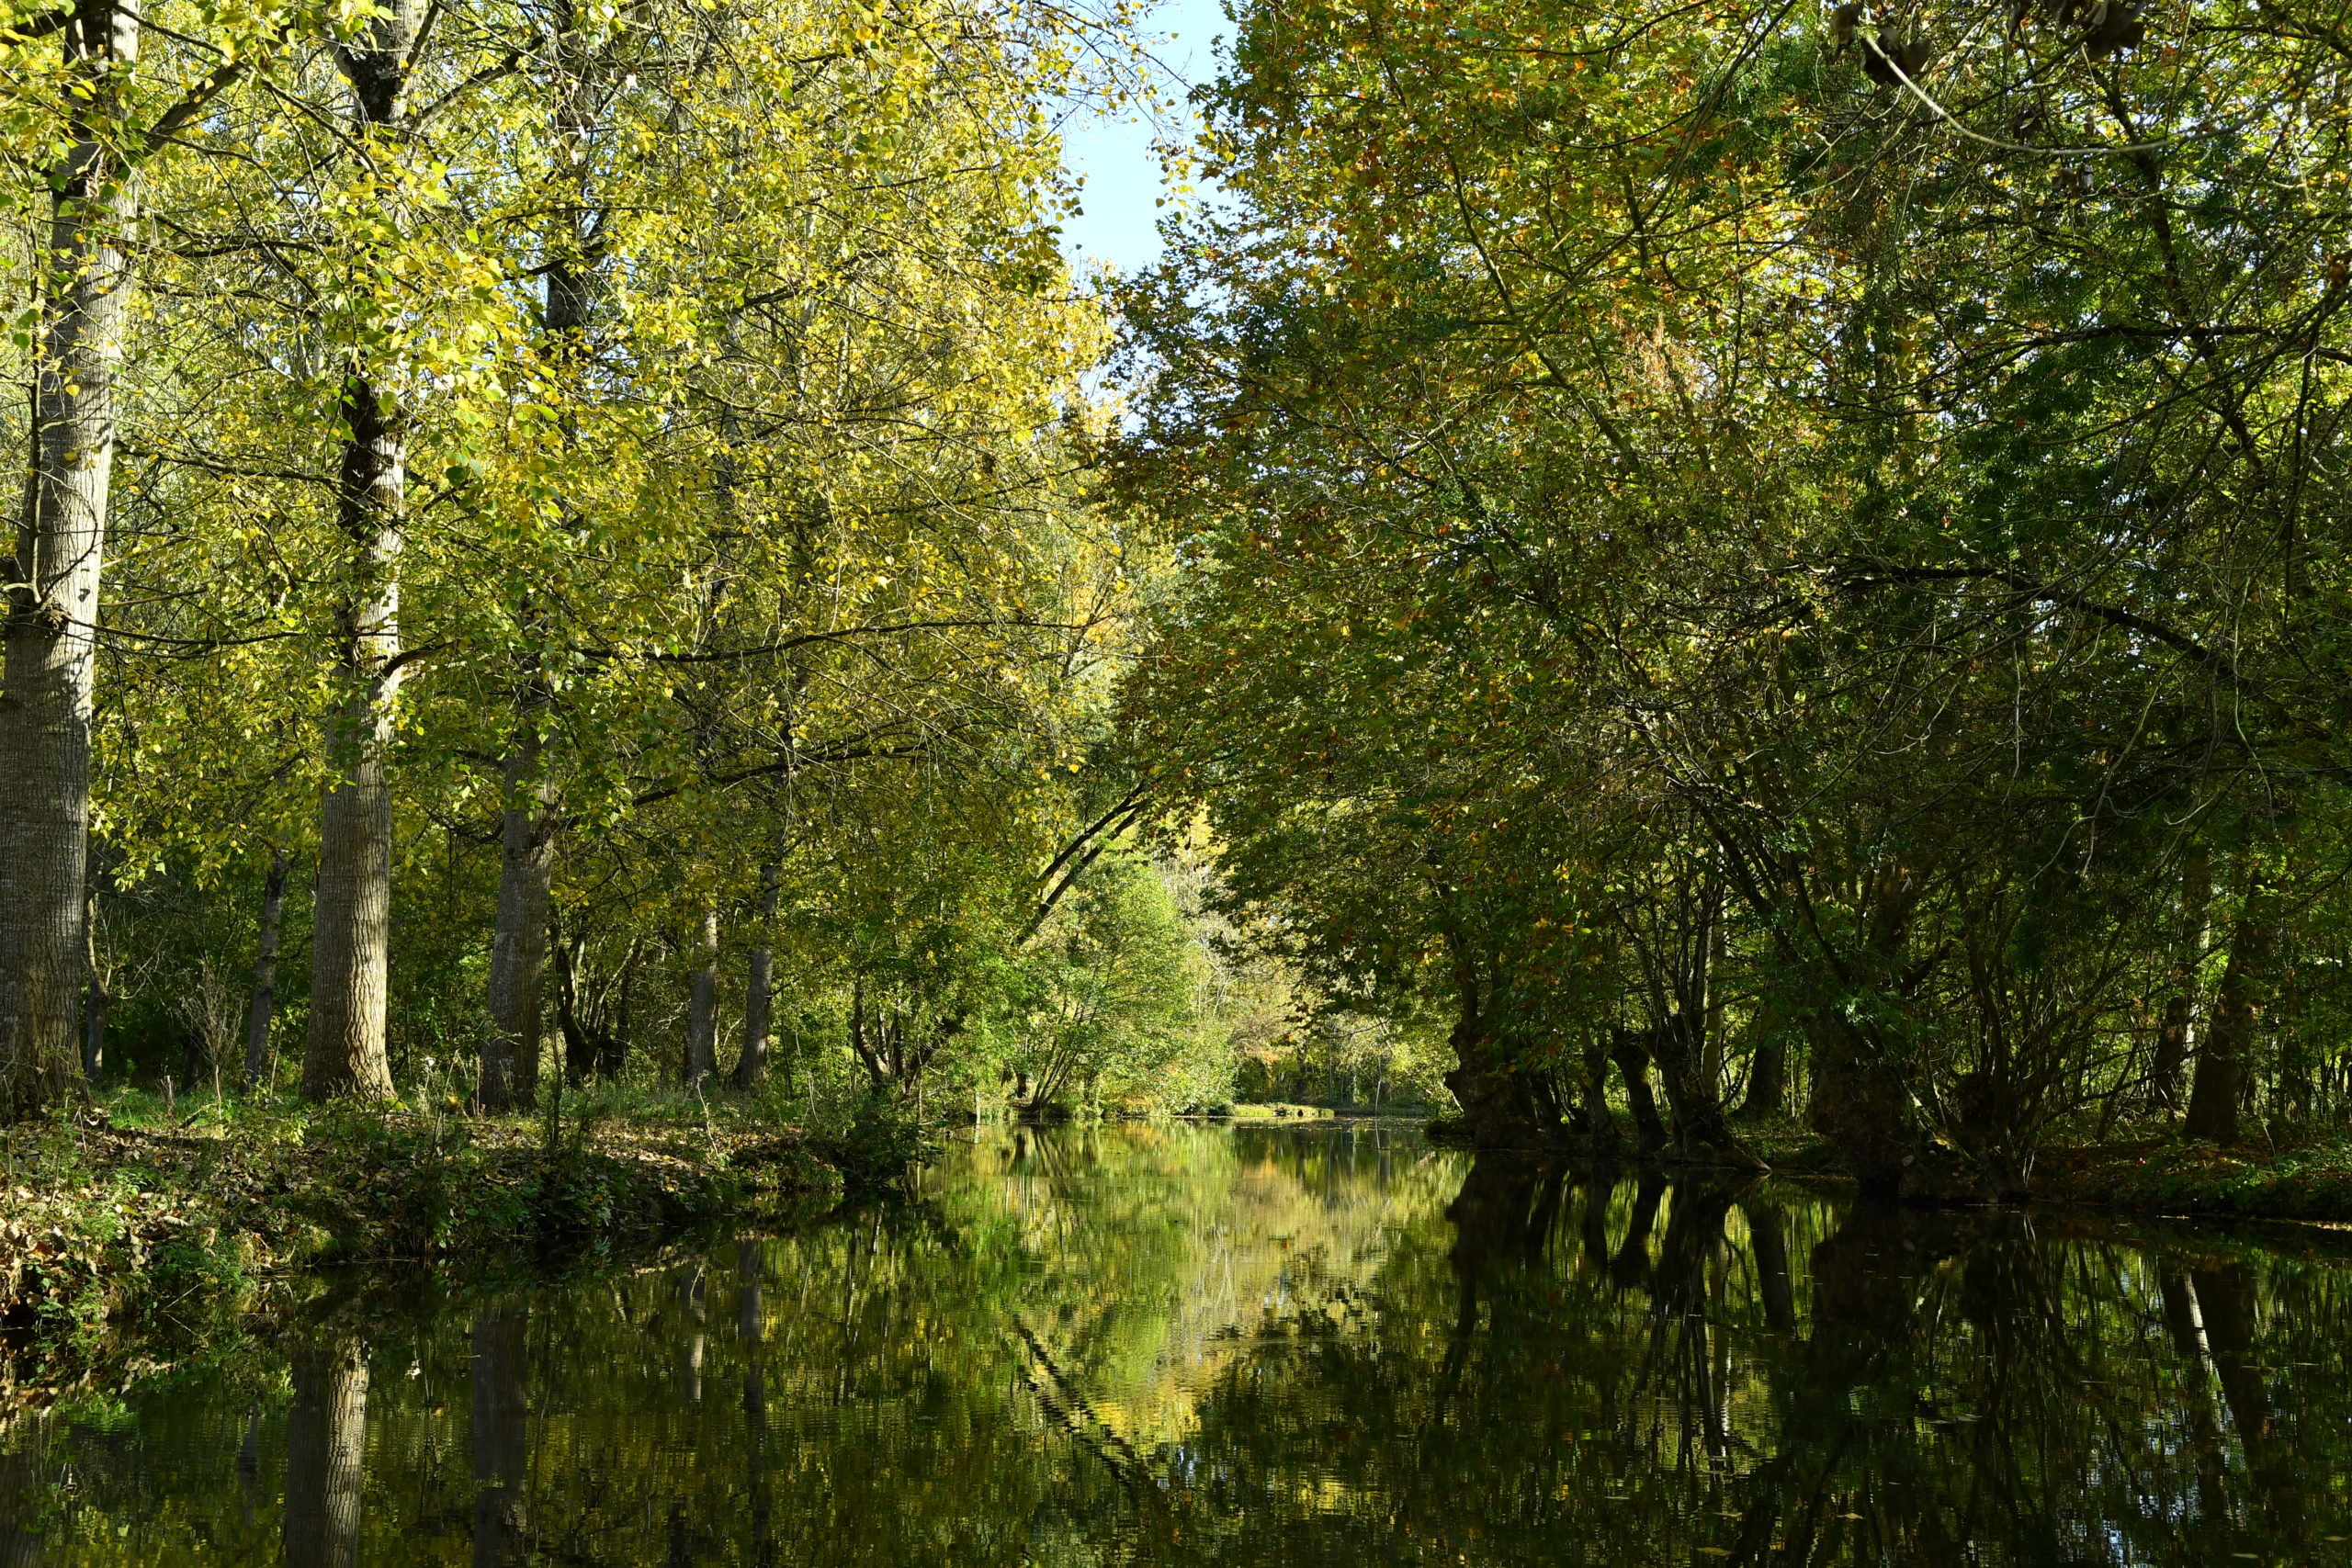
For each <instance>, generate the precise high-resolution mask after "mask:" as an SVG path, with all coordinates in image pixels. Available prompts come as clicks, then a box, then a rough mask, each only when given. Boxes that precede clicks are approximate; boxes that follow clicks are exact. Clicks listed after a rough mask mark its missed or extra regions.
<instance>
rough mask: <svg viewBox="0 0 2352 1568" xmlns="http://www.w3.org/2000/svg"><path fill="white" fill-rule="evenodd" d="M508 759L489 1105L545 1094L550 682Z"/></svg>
mask: <svg viewBox="0 0 2352 1568" xmlns="http://www.w3.org/2000/svg"><path fill="white" fill-rule="evenodd" d="M529 684H530V686H531V688H532V689H533V690H535V691H536V692H537V693H538V694H539V695H538V696H537V698H535V699H534V698H526V700H525V701H524V702H523V703H522V704H521V705H520V709H521V711H520V712H519V713H518V714H517V715H516V721H515V750H513V752H512V753H510V754H509V756H508V757H507V759H506V767H505V782H506V812H505V817H504V821H503V834H502V852H501V855H500V861H499V871H498V924H497V927H496V929H495V930H494V931H492V935H491V943H490V1022H491V1029H490V1034H489V1037H488V1038H487V1039H485V1040H484V1041H483V1042H482V1048H481V1088H480V1090H479V1095H480V1099H481V1108H482V1109H483V1110H484V1111H512V1110H514V1109H515V1108H516V1107H518V1106H527V1105H530V1104H532V1103H533V1102H534V1101H535V1100H537V1098H538V1092H539V1016H540V1006H539V1003H540V993H541V991H542V990H543V989H544V986H545V979H546V975H547V956H548V901H549V898H550V896H551V894H552V891H553V888H554V884H555V828H556V821H555V809H554V807H555V789H554V785H553V784H552V783H551V782H550V781H549V780H548V778H546V777H545V776H544V774H543V773H542V769H541V762H540V742H539V730H538V724H539V714H540V713H541V712H543V711H544V710H545V708H546V706H547V702H546V695H545V694H546V691H547V686H546V682H544V681H542V680H539V679H538V678H537V677H534V679H533V680H532V681H531V682H530V683H529Z"/></svg>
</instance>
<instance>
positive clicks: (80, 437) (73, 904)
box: [0, 0, 139, 1120]
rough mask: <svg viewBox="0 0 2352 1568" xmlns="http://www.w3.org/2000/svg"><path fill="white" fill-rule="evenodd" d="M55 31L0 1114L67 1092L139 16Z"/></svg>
mask: <svg viewBox="0 0 2352 1568" xmlns="http://www.w3.org/2000/svg"><path fill="white" fill-rule="evenodd" d="M61 32H62V38H63V40H64V51H65V68H66V73H67V76H68V79H69V80H70V81H71V82H72V83H73V84H74V99H73V101H74V102H76V103H78V104H80V105H82V106H83V107H82V110H81V112H80V113H79V114H78V115H77V117H76V118H75V121H74V126H73V128H72V130H71V135H72V136H73V138H74V140H73V143H72V145H71V146H70V147H69V148H68V149H67V150H66V152H65V155H64V157H63V159H62V162H61V163H60V164H58V165H56V166H55V167H54V168H53V169H52V170H51V179H52V182H53V185H52V190H53V194H52V195H51V199H50V223H49V234H48V237H47V241H46V243H45V244H44V246H43V247H42V249H41V251H40V254H38V255H37V257H36V258H35V265H36V267H37V274H36V278H37V281H36V284H35V287H36V288H38V290H39V292H40V311H41V318H42V319H41V324H40V358H39V360H38V361H37V363H36V364H35V366H34V367H33V391H32V431H31V440H30V442H29V447H30V451H31V456H32V472H31V474H30V475H29V476H28V480H27V483H26V486H25V501H24V510H23V512H22V513H21V514H20V516H19V519H18V522H17V541H16V544H17V548H16V554H15V557H14V558H13V559H12V560H10V561H7V562H5V563H0V567H5V577H6V591H7V592H6V615H5V621H0V644H5V647H6V670H5V673H0V1120H9V1119H13V1118H17V1117H23V1116H29V1115H34V1114H37V1113H39V1112H40V1111H43V1110H45V1109H47V1108H48V1107H50V1106H51V1105H55V1104H57V1103H59V1102H60V1101H62V1100H65V1099H66V1098H68V1097H69V1096H71V1095H73V1094H74V1093H77V1092H79V1090H80V1088H81V1071H80V1068H81V1063H80V1053H79V1050H78V1043H77V1041H76V1039H75V1033H76V1031H75V1028H74V1024H75V1021H76V1018H75V1015H76V1013H77V1011H78V1006H77V1004H78V1002H79V1000H80V992H81V989H82V957H83V953H82V920H83V914H84V911H83V900H82V889H83V878H84V875H85V873H86V870H87V864H88V858H89V844H90V712H91V706H90V703H91V689H92V682H93V678H94V658H93V656H94V653H95V651H96V632H97V622H98V588H99V566H100V561H101V559H102V557H103V553H104V547H105V544H106V525H107V487H108V485H109V483H110V481H111V479H112V477H113V471H114V446H115V420H116V410H115V377H116V372H117V370H118V368H119V366H120V364H121V360H122V353H123V337H124V329H125V322H126V321H127V319H128V313H129V312H128V306H129V303H130V263H129V260H128V258H127V257H126V255H125V254H124V250H123V246H122V231H123V229H124V227H125V226H126V225H127V224H128V222H129V221H130V217H131V213H132V208H133V202H132V197H131V194H130V171H129V170H128V169H127V168H126V167H125V166H124V164H123V163H122V161H121V159H120V157H119V152H118V150H117V149H115V148H113V147H112V146H110V145H109V144H108V141H107V138H108V137H109V136H110V135H111V134H112V126H113V122H115V121H116V120H117V118H118V117H119V114H120V112H121V107H122V106H121V103H120V99H121V97H122V94H123V89H124V88H125V87H126V86H127V85H128V79H129V74H130V67H131V65H132V63H133V62H134V61H135V60H136V59H137V57H138V52H139V11H138V9H137V8H136V7H135V6H117V5H115V4H113V3H112V0H78V3H77V4H76V5H75V6H74V11H73V14H72V16H71V17H70V18H69V19H68V20H67V21H66V23H65V26H64V27H63V28H62V29H61Z"/></svg>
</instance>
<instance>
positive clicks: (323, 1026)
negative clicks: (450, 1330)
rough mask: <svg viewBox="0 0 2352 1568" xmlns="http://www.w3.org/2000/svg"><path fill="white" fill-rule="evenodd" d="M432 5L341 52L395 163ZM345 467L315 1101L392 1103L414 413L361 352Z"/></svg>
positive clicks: (405, 2)
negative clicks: (389, 1045) (395, 843)
mask: <svg viewBox="0 0 2352 1568" xmlns="http://www.w3.org/2000/svg"><path fill="white" fill-rule="evenodd" d="M422 14H423V0H389V4H386V5H381V6H379V7H378V9H377V11H376V14H375V18H374V20H372V21H371V22H369V24H368V31H367V35H366V39H365V41H364V42H362V43H360V44H357V45H355V46H350V47H346V48H345V49H343V50H342V51H340V61H341V64H342V66H343V71H344V74H345V76H346V77H347V78H349V80H350V82H351V86H352V94H353V97H354V100H355V103H356V110H355V118H356V121H357V124H356V130H357V132H358V135H359V137H360V139H361V140H362V141H371V142H377V143H380V144H384V145H383V151H384V152H385V155H386V156H388V157H395V156H397V155H398V149H397V148H395V147H392V146H390V140H391V137H392V134H393V131H394V128H395V125H396V123H397V121H398V118H399V115H400V112H401V93H402V91H403V89H404V87H405V86H406V83H407V73H408V70H409V67H410V65H411V63H412V61H411V55H412V52H413V49H414V47H415V43H416V35H417V27H418V24H419V22H420V20H421V18H422ZM343 422H344V435H345V439H344V447H343V472H342V478H341V484H340V489H339V491H338V495H337V504H336V520H337V522H338V523H339V524H340V525H341V526H342V530H343V534H344V537H345V543H346V544H347V545H348V546H349V547H350V549H351V552H352V553H351V556H350V558H349V560H348V562H347V565H346V569H345V570H346V572H347V574H348V575H347V581H346V582H345V587H344V592H345V598H344V601H343V603H342V604H341V605H340V606H339V607H338V609H337V611H336V635H337V641H338V644H339V646H338V648H337V650H336V669H335V675H336V684H337V686H338V687H339V688H340V691H341V700H340V702H339V704H338V705H337V708H336V710H335V712H334V714H333V716H331V717H330V718H329V720H328V723H327V727H326V741H327V762H328V772H329V781H330V782H329V784H328V785H327V790H326V796H325V799H324V800H323V801H322V803H321V806H320V811H319V876H318V897H317V900H316V911H315V914H314V916H313V919H312V932H311V1030H310V1038H309V1040H308V1041H307V1043H306V1045H305V1049H304V1052H303V1059H302V1096H303V1098H304V1099H306V1100H327V1099H332V1098H334V1097H337V1096H343V1095H352V1096H357V1097H360V1098H368V1099H377V1098H389V1097H390V1094H391V1092H392V1074H391V1067H390V1063H389V1062H388V1061H387V1060H386V1058H385V1055H384V1013H385V1005H386V1001H387V991H386V971H387V968H388V965H389V963H390V944H391V905H392V796H391V787H390V783H389V781H388V780H387V779H386V778H385V774H384V751H385V748H386V746H387V745H388V743H389V742H390V739H391V728H392V709H393V704H394V702H395V700H396V699H397V698H398V695H399V690H400V677H401V659H400V574H399V566H400V554H401V540H402V528H403V525H404V524H405V522H406V509H407V477H408V471H407V461H408V455H407V439H408V427H407V420H406V416H405V414H404V413H403V412H402V411H401V408H400V406H399V404H398V403H397V402H396V401H395V400H393V399H392V398H391V397H390V395H389V394H388V393H387V392H386V391H385V389H382V388H380V387H379V386H378V385H377V384H376V382H375V381H374V380H372V379H371V378H370V375H369V367H368V365H367V364H366V363H365V361H364V358H363V357H362V356H361V355H358V354H357V353H356V352H355V354H354V356H353V363H352V365H351V367H350V369H349V370H348V372H347V373H346V374H345V378H344V385H343Z"/></svg>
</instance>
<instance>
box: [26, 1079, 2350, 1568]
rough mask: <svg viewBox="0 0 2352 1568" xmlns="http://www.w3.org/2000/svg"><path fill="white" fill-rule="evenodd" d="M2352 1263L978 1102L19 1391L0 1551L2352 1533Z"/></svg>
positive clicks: (1674, 1547) (1673, 1546)
mask: <svg viewBox="0 0 2352 1568" xmlns="http://www.w3.org/2000/svg"><path fill="white" fill-rule="evenodd" d="M2348 1260H2352V1245H2345V1244H2342V1243H2339V1242H2338V1240H2337V1238H2336V1237H2335V1236H2334V1235H2331V1234H2328V1233H2317V1232H2311V1233H2301V1234H2297V1233H2278V1234H2276V1235H2267V1236H2256V1235H2244V1234H2239V1233H2233V1232H2220V1231H2212V1232H2207V1231H2197V1230H2187V1229H2178V1228H2173V1229H2164V1228H2142V1227H2136V1226H2131V1227H2115V1228H2107V1227H2101V1226H2096V1225H2089V1224H2083V1223H2082V1222H2080V1221H2063V1222H2062V1221H2059V1220H2054V1219H2052V1217H2050V1216H2047V1215H2042V1216H2034V1217H2028V1216H2023V1215H2015V1214H2010V1215H1973V1216H1971V1215H1951V1214H1946V1215H1920V1214H1884V1213H1872V1212H1870V1211H1867V1210H1860V1209H1855V1208H1853V1207H1851V1206H1850V1205H1849V1204H1848V1203H1846V1202H1845V1201H1842V1200H1839V1199H1837V1198H1835V1197H1834V1196H1833V1197H1826V1198H1825V1197H1823V1196H1820V1195H1816V1194H1807V1193H1804V1192H1799V1191H1792V1190H1778V1189H1772V1188H1763V1189H1756V1190H1749V1191H1746V1192H1740V1191H1736V1190H1729V1189H1722V1188H1713V1187H1708V1186H1704V1185H1696V1184H1679V1185H1672V1186H1669V1185H1667V1184H1665V1183H1663V1182H1659V1181H1655V1180H1652V1181H1649V1182H1636V1181H1634V1180H1631V1179H1628V1180H1625V1181H1622V1182H1619V1183H1616V1184H1614V1185H1585V1186H1578V1185H1577V1184H1576V1183H1575V1182H1574V1181H1572V1180H1563V1179H1561V1178H1560V1177H1558V1176H1557V1175H1556V1174H1554V1173H1547V1172H1545V1171H1543V1170H1541V1169H1538V1168H1533V1167H1531V1166H1526V1165H1515V1164H1509V1163H1497V1162H1495V1161H1493V1160H1491V1159H1487V1160H1484V1161H1481V1162H1479V1163H1477V1164H1476V1165H1475V1166H1474V1164H1473V1162H1472V1161H1471V1160H1469V1159H1468V1158H1467V1157H1466V1156H1460V1155H1456V1154H1452V1153H1446V1152H1440V1151H1433V1150H1430V1149H1429V1148H1427V1147H1425V1146H1423V1145H1421V1144H1420V1143H1419V1140H1418V1139H1417V1138H1416V1137H1414V1136H1413V1135H1412V1134H1409V1133H1408V1132H1401V1131H1377V1130H1373V1129H1357V1130H1350V1129H1344V1128H1342V1129H1332V1128H1330V1127H1329V1125H1328V1124H1327V1125H1326V1126H1323V1127H1310V1128H1305V1129H1296V1128H1294V1129H1254V1128H1236V1129H1227V1128H1196V1127H1149V1128H1132V1129H1128V1128H1118V1129H1105V1130H1102V1131H1085V1130H1068V1131H1061V1132H1057V1133H1053V1134H1046V1135H1043V1136H1019V1137H1016V1136H1014V1135H1012V1134H1002V1135H988V1134H983V1136H982V1137H981V1138H980V1140H979V1141H978V1143H977V1144H974V1143H972V1142H969V1141H967V1142H965V1143H964V1144H962V1145H960V1146H958V1147H957V1148H956V1150H955V1151H954V1153H953V1154H952V1156H951V1157H950V1158H949V1159H948V1160H947V1161H945V1162H944V1164H943V1165H941V1166H939V1167H936V1168H933V1170H931V1171H930V1172H928V1173H926V1175H925V1177H924V1179H923V1182H922V1196H921V1200H920V1201H918V1202H916V1203H913V1204H910V1205H908V1206H905V1207H903V1208H897V1209H892V1210H888V1211H876V1212H869V1213H864V1214H862V1215H859V1216H857V1217H855V1218H852V1219H847V1220H842V1221H838V1222H834V1223H831V1224H824V1225H821V1226H818V1227H815V1228H812V1229H810V1230H809V1231H807V1232H806V1233H805V1234H800V1235H787V1236H782V1237H775V1238H765V1239H746V1240H742V1241H736V1242H728V1243H722V1244H718V1245H713V1246H710V1247H705V1248H697V1249H689V1250H687V1251H685V1252H684V1253H682V1254H681V1255H679V1256H677V1257H675V1258H673V1259H672V1260H671V1261H669V1262H668V1263H667V1264H666V1265H665V1266H663V1267H661V1268H658V1269H648V1270H645V1271H642V1272H637V1273H632V1274H626V1275H621V1276H617V1277H606V1278H603V1279H600V1280H595V1281H594V1282H593V1283H586V1284H581V1285H575V1286H569V1287H563V1288H541V1289H537V1290H525V1291H518V1292H511V1293H504V1294H500V1293H495V1292H489V1293H484V1292H480V1291H473V1292H449V1291H443V1290H439V1289H437V1288H436V1289H435V1290H434V1291H431V1292H425V1291H419V1290H417V1289H415V1288H413V1285H403V1284H402V1282H401V1281H398V1280H393V1281H388V1282H386V1283H385V1284H384V1285H382V1286H381V1287H380V1288H379V1289H377V1290H376V1291H374V1292H372V1294H370V1295H362V1296H360V1297H358V1298H356V1300H355V1299H353V1298H351V1297H349V1296H348V1295H346V1296H345V1298H344V1299H343V1300H342V1301H341V1303H340V1304H337V1303H334V1302H327V1303H322V1304H321V1305H320V1306H319V1307H318V1309H317V1310H316V1311H314V1312H313V1313H311V1314H310V1316H311V1319H312V1320H314V1321H315V1324H316V1326H315V1327H314V1328H311V1329H306V1330H304V1331H302V1332H300V1333H298V1334H294V1335H290V1336H288V1338H287V1341H286V1342H285V1343H284V1344H283V1345H281V1346H278V1347H276V1348H274V1350H272V1351H270V1352H268V1353H266V1354H264V1355H262V1356H260V1357H258V1358H253V1357H248V1358H243V1359H233V1358H232V1359H230V1360H229V1361H227V1362H225V1363H223V1364H221V1365H220V1366H219V1367H217V1368H214V1369H211V1370H199V1371H187V1372H183V1373H179V1374H175V1375H174V1376H171V1377H166V1378H157V1379H151V1380H147V1381H144V1382H134V1383H133V1384H132V1385H131V1386H130V1389H129V1390H128V1392H126V1393H123V1394H122V1395H120V1396H119V1398H116V1399H107V1400H91V1401H85V1402H84V1403H83V1404H81V1405H80V1406H78V1407H76V1408H74V1409H73V1410H72V1411H70V1412H66V1413H62V1414H60V1415H59V1416H56V1417H54V1418H52V1419H51V1420H50V1421H49V1422H48V1423H47V1424H46V1425H45V1426H41V1427H32V1426H25V1427H19V1428H18V1429H17V1430H16V1431H15V1432H13V1433H11V1434H10V1435H9V1436H8V1437H6V1438H4V1439H0V1508H5V1509H6V1510H7V1511H6V1514H0V1565H5V1568H25V1565H29V1564H35V1563H39V1564H42V1565H44V1568H46V1565H51V1564H57V1565H62V1564H85V1563H88V1564H96V1563H142V1564H143V1563H156V1564H178V1563H255V1564H259V1563H273V1564H275V1563H284V1564H290V1565H293V1568H313V1565H327V1564H332V1565H334V1568H344V1565H348V1564H365V1565H368V1568H378V1565H387V1568H388V1565H390V1564H405V1563H464V1562H472V1563H479V1564H485V1565H488V1564H500V1563H521V1562H529V1563H547V1564H638V1563H646V1564H688V1563H695V1564H768V1563H775V1564H786V1563H791V1564H803V1563H876V1564H881V1563H888V1564H904V1563H944V1564H958V1563H1004V1564H1018V1563H1036V1564H1055V1565H1061V1564H1095V1563H1125V1562H1147V1563H1178V1562H1185V1563H1190V1562H1204V1563H1208V1562H1215V1563H1250V1564H1257V1563H1263V1564H1286V1565H1300V1568H1305V1565H1312V1564H1323V1563H1337V1564H1347V1565H1350V1568H1357V1565H1361V1564H1368V1563H1385V1562H1415V1563H1448V1564H1475V1563H1499V1562H1511V1563H1519V1562H1529V1563H1534V1562H1546V1563H1549V1562H1563V1563H1623V1564H1645V1565H1646V1564H1669V1563H1671V1564H1680V1563H1692V1564H1715V1563H1767V1562H1769V1563H1827V1562H1838V1563H1847V1562H1854V1563H1887V1564H1904V1565H1910V1564H1930V1565H1932V1564H1945V1563H1951V1564H1974V1563H2021V1564H2084V1563H2100V1564H2124V1563H2165V1564H2174V1563H2177V1564H2199V1565H2207V1564H2234V1563H2240V1562H2262V1563H2305V1562H2314V1563H2327V1562H2338V1563H2352V1540H2347V1537H2352V1495H2347V1492H2346V1485H2347V1482H2352V1364H2347V1363H2352V1261H2348ZM403 1292H404V1293H403ZM388 1302H393V1303H400V1304H387V1303H388Z"/></svg>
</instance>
